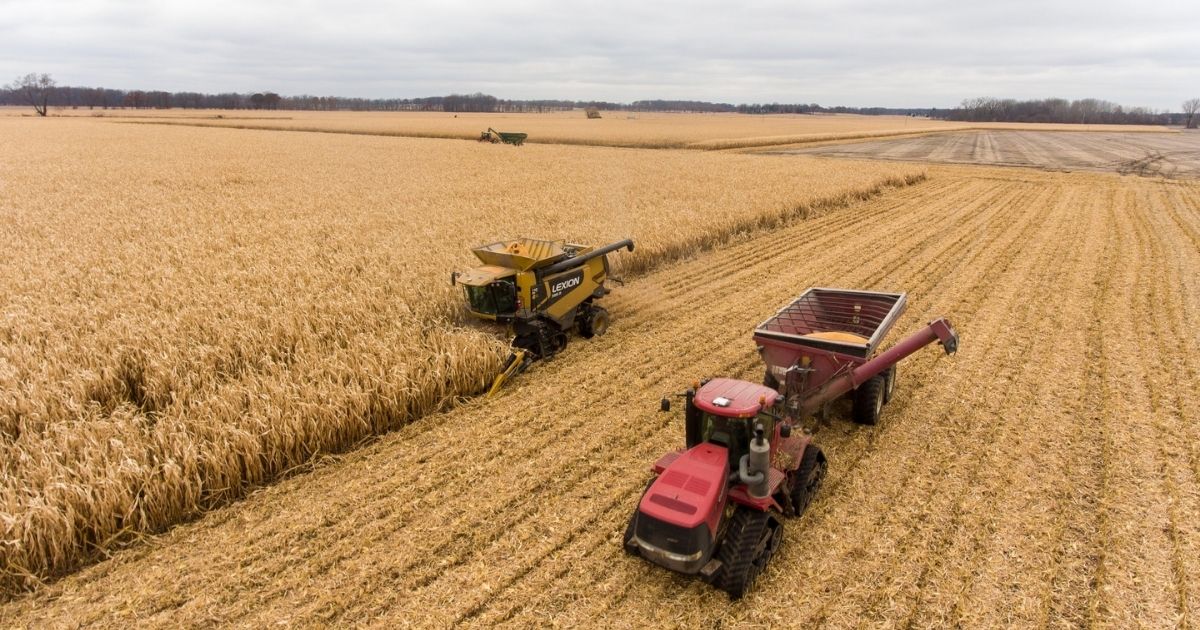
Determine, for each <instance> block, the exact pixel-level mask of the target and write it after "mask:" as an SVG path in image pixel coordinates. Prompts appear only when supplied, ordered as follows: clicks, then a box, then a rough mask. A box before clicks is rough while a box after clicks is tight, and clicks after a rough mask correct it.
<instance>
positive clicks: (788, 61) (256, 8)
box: [0, 0, 1200, 111]
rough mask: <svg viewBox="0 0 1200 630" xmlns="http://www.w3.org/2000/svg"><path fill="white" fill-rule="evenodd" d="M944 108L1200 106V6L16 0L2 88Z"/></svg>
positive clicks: (1196, 2) (869, 0) (1018, 0)
mask: <svg viewBox="0 0 1200 630" xmlns="http://www.w3.org/2000/svg"><path fill="white" fill-rule="evenodd" d="M28 72H49V73H51V74H52V75H53V76H54V77H55V78H56V79H57V80H58V82H59V83H60V84H66V85H87V86H103V87H113V88H122V89H132V88H140V89H159V90H167V91H172V92H174V91H197V92H210V93H213V92H227V91H236V92H254V91H267V90H270V91H274V92H278V93H280V94H286V95H296V94H317V95H338V96H364V97H414V96H431V95H440V94H447V93H450V92H460V93H461V92H475V91H480V92H486V93H489V94H493V95H495V96H498V97H501V98H565V99H575V100H591V99H597V100H608V101H621V102H628V101H633V100H638V99H650V98H664V99H695V100H706V101H722V102H733V103H743V102H773V101H777V102H806V103H809V102H815V103H820V104H822V105H851V106H868V105H880V106H889V107H927V106H933V107H946V106H952V105H957V104H958V103H959V102H961V101H962V99H964V98H968V97H973V96H1002V97H1017V98H1041V97H1049V96H1059V97H1064V98H1083V97H1096V98H1103V99H1107V100H1111V101H1116V102H1118V103H1121V104H1124V105H1143V106H1147V107H1153V108H1156V109H1170V110H1173V111H1178V110H1179V105H1180V102H1181V101H1182V100H1183V99H1185V98H1189V97H1193V96H1200V0H1190V1H1176V0H1167V1H1154V2H1151V1H1147V0H1142V1H1139V2H1133V1H1131V0H1130V1H1126V2H1122V3H1113V2H1083V1H1071V2H1051V1H1041V2H1026V1H1023V0H994V1H989V2H983V3H979V4H978V5H976V4H975V3H972V2H968V1H966V0H883V1H878V0H859V1H847V2H833V1H812V0H791V1H788V2H737V1H732V2H730V1H726V2H702V1H696V2H654V1H652V0H642V1H626V0H596V1H593V2H586V3H577V4H575V3H567V2H522V1H519V0H490V1H485V2H464V1H457V2H436V3H435V2H412V3H404V2H399V1H389V2H375V1H357V0H340V1H338V2H311V1H306V0H297V1H292V2H281V1H276V0H268V1H255V0H243V1H240V2H238V1H226V0H189V1H186V2H181V1H176V0H162V1H159V2H116V1H111V0H109V1H104V0H75V1H67V2H58V1H55V0H38V1H30V0H0V84H2V83H5V82H7V81H9V80H11V79H12V78H16V77H17V76H18V75H23V74H25V73H28Z"/></svg>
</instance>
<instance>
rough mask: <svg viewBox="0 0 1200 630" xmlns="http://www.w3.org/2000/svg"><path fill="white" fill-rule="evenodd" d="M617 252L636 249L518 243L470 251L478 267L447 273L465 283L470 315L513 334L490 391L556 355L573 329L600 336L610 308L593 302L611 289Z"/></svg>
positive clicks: (624, 243) (523, 240)
mask: <svg viewBox="0 0 1200 630" xmlns="http://www.w3.org/2000/svg"><path fill="white" fill-rule="evenodd" d="M620 249H628V250H629V251H633V241H631V240H629V239H626V240H623V241H619V242H616V243H612V244H611V245H606V246H604V247H600V248H592V247H588V246H586V245H577V244H574V243H565V242H563V241H541V240H536V239H529V238H520V239H515V240H511V241H501V242H498V243H492V244H490V245H484V246H482V247H477V248H475V249H473V250H472V251H473V252H474V253H475V257H476V258H478V259H479V260H480V262H482V263H483V265H482V266H479V267H476V268H474V269H471V270H470V271H466V272H463V273H459V272H455V273H453V274H451V282H453V283H456V284H461V285H463V287H464V290H465V293H466V299H467V309H468V310H469V311H470V313H471V314H472V315H474V316H476V317H479V318H480V319H485V320H491V321H496V322H501V323H505V324H508V325H509V326H510V327H511V329H512V333H513V335H514V339H513V342H512V345H513V354H512V356H510V357H509V360H508V364H507V365H506V366H505V369H504V371H503V372H502V373H501V374H500V376H498V377H497V378H496V381H495V382H494V383H493V384H492V389H491V391H490V392H489V394H491V393H494V392H496V391H497V390H498V389H499V388H500V386H501V385H502V384H503V382H504V381H505V380H506V379H507V378H509V377H511V376H513V375H515V374H516V373H518V372H520V371H521V370H523V369H524V368H525V367H526V366H527V365H528V364H529V363H530V362H531V361H535V360H537V359H544V358H548V357H550V356H553V355H554V354H556V353H558V352H559V351H561V350H562V349H563V348H564V347H566V345H567V339H568V335H569V333H570V332H571V330H573V329H574V330H577V331H578V332H579V334H580V335H581V336H583V337H585V338H591V337H594V336H596V335H603V334H604V333H605V331H606V330H607V329H608V322H609V316H608V311H606V310H605V309H604V308H602V307H600V306H597V305H596V304H595V301H596V300H597V299H599V298H601V297H604V295H606V294H607V293H608V292H609V289H608V288H606V287H605V286H604V283H605V281H606V280H607V279H608V273H609V266H608V257H607V254H609V253H610V252H614V251H617V250H620Z"/></svg>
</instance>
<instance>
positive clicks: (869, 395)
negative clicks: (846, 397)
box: [853, 374, 886, 425]
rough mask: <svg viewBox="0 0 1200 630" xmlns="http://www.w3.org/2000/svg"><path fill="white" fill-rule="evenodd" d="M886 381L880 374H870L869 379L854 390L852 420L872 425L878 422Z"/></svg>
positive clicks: (881, 410) (881, 411)
mask: <svg viewBox="0 0 1200 630" xmlns="http://www.w3.org/2000/svg"><path fill="white" fill-rule="evenodd" d="M885 386H886V383H885V382H884V377H883V375H882V374H879V375H877V376H872V377H871V380H869V381H867V382H866V383H863V384H862V385H859V386H858V389H856V390H854V409H853V415H854V421H855V422H857V423H859V424H866V425H874V424H876V423H878V422H879V414H881V413H883V394H884V389H886V387H885Z"/></svg>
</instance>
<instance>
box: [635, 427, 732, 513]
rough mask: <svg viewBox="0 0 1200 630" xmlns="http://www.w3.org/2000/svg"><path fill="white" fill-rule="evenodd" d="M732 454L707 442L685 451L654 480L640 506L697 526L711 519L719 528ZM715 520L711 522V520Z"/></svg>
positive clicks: (643, 510) (648, 511)
mask: <svg viewBox="0 0 1200 630" xmlns="http://www.w3.org/2000/svg"><path fill="white" fill-rule="evenodd" d="M728 460H729V455H728V451H727V450H726V449H725V447H723V446H719V445H717V444H712V443H709V442H705V443H703V444H697V445H696V446H694V447H692V448H691V449H689V450H688V451H686V452H684V453H683V454H681V455H680V456H679V457H678V458H676V459H675V461H673V462H671V465H670V466H668V467H667V468H666V470H664V471H663V472H662V474H661V475H659V476H658V479H655V480H654V484H653V485H651V486H650V489H649V490H648V491H646V494H645V496H643V497H642V502H641V504H640V505H639V506H638V509H639V510H640V511H641V512H642V514H646V515H648V516H652V517H654V518H656V519H658V520H660V521H662V522H664V523H670V524H672V525H676V526H678V527H682V528H687V529H690V528H693V527H696V526H697V525H700V524H701V523H707V524H708V525H709V526H710V530H712V531H713V532H714V533H715V531H716V525H717V522H716V520H712V519H711V517H713V516H714V515H715V516H718V517H719V516H720V511H719V510H714V507H716V506H717V504H718V503H719V502H721V500H722V499H723V498H724V495H725V479H726V477H728V476H729V461H728ZM710 520H711V522H709V521H710Z"/></svg>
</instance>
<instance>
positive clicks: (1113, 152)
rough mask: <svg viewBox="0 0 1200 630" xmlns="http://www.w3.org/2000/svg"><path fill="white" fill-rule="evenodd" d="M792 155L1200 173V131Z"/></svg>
mask: <svg viewBox="0 0 1200 630" xmlns="http://www.w3.org/2000/svg"><path fill="white" fill-rule="evenodd" d="M787 152H788V153H799V154H807V155H826V156H835V157H853V158H864V157H871V158H882V159H887V160H903V161H909V162H946V163H955V164H990V165H996V166H1030V167H1036V168H1044V169H1047V170H1059V171H1079V170H1087V171H1115V172H1118V173H1122V174H1135V175H1153V176H1161V177H1175V178H1197V177H1200V133H1196V132H1190V131H1189V132H1182V133H1128V132H1125V133H1114V132H1095V133H1078V132H1066V131H1015V130H1013V131H966V132H955V133H940V134H934V135H925V136H918V137H912V138H901V139H888V140H872V141H870V142H856V143H850V144H839V145H834V146H825V147H817V148H812V149H795V150H789V151H787Z"/></svg>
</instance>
